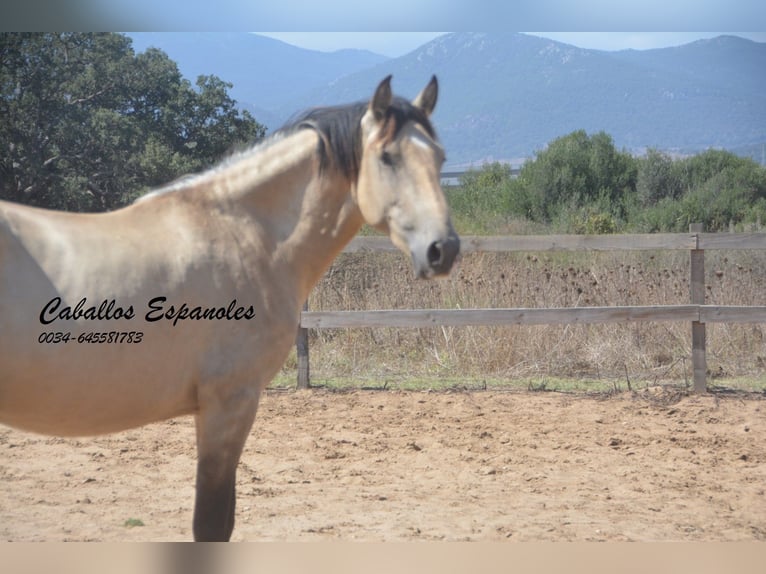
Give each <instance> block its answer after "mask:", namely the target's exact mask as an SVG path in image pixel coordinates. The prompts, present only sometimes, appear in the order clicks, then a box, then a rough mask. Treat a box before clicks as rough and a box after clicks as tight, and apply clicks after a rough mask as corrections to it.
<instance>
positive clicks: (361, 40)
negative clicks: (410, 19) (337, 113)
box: [258, 32, 766, 57]
mask: <svg viewBox="0 0 766 574" xmlns="http://www.w3.org/2000/svg"><path fill="white" fill-rule="evenodd" d="M258 33H259V34H263V35H265V36H270V37H272V38H277V39H279V40H282V41H284V42H287V43H288V44H293V45H295V46H300V47H301V48H308V49H312V50H321V51H333V50H339V49H342V48H356V49H364V50H370V51H372V52H377V53H379V54H383V55H385V56H390V57H397V56H401V55H403V54H406V53H407V52H409V51H411V50H414V49H415V48H417V47H419V46H421V45H422V44H425V43H426V42H428V41H429V40H431V39H433V38H435V37H437V36H439V35H441V34H444V32H258ZM527 33H528V34H534V35H536V36H544V37H546V38H551V39H553V40H557V41H559V42H565V43H567V44H572V45H574V46H578V47H580V48H593V49H598V50H622V49H627V48H633V49H636V50H645V49H650V48H665V47H668V46H678V45H681V44H686V43H688V42H693V41H694V40H699V39H701V38H712V37H714V36H719V35H721V34H734V35H737V36H742V37H744V38H750V39H752V40H755V41H757V42H766V32H527Z"/></svg>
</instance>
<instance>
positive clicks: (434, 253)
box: [426, 241, 442, 267]
mask: <svg viewBox="0 0 766 574" xmlns="http://www.w3.org/2000/svg"><path fill="white" fill-rule="evenodd" d="M426 257H428V264H429V265H430V266H431V267H438V266H439V265H440V264H441V262H442V242H441V241H434V242H433V243H432V244H431V245H429V246H428V251H427V252H426Z"/></svg>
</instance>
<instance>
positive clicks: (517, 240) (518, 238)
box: [343, 233, 766, 253]
mask: <svg viewBox="0 0 766 574" xmlns="http://www.w3.org/2000/svg"><path fill="white" fill-rule="evenodd" d="M696 246H697V242H696V237H695V236H693V235H690V234H686V233H648V234H634V235H499V236H498V235H487V236H482V235H466V236H463V237H461V238H460V251H461V252H462V253H472V252H517V251H642V250H663V249H683V250H686V249H694V248H695V247H696ZM764 248H766V245H765V246H764ZM343 251H344V252H346V253H357V252H359V251H386V252H391V251H397V249H396V247H394V245H393V244H392V243H391V241H390V239H388V237H383V236H378V235H375V236H358V237H355V238H354V239H352V240H351V242H350V243H349V244H348V245H347V246H346V247H345V249H344V250H343Z"/></svg>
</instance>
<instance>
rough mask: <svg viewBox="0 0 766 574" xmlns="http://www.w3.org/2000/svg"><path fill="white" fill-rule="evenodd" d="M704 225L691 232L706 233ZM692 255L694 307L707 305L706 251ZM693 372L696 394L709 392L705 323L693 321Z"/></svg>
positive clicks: (697, 241)
mask: <svg viewBox="0 0 766 574" xmlns="http://www.w3.org/2000/svg"><path fill="white" fill-rule="evenodd" d="M704 229H705V228H704V226H703V224H702V223H692V224H690V225H689V232H690V233H692V234H699V233H702V232H703V231H704ZM695 243H696V246H697V247H699V235H697V236H696V242H695ZM690 253H691V255H690V259H689V262H690V267H691V270H690V274H691V280H690V282H689V291H690V295H691V303H692V305H704V304H705V250H704V249H692V250H691V252H690ZM692 370H693V373H694V392H695V393H704V392H706V391H707V358H706V356H705V323H702V322H700V321H692Z"/></svg>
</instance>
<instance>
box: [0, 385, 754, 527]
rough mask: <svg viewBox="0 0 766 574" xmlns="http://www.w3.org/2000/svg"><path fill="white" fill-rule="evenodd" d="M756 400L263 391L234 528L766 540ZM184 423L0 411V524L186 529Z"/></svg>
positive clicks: (188, 468)
mask: <svg viewBox="0 0 766 574" xmlns="http://www.w3.org/2000/svg"><path fill="white" fill-rule="evenodd" d="M765 407H766V402H764V401H763V400H761V398H758V397H753V396H752V395H751V396H745V397H743V396H725V395H714V396H710V395H706V396H687V395H682V394H680V393H675V392H668V391H659V390H658V391H657V392H653V391H652V390H647V391H645V392H642V393H624V394H620V395H615V396H610V397H596V398H593V397H584V396H574V395H565V394H554V393H502V392H471V393H468V392H439V393H429V392H396V391H385V392H371V391H357V392H343V393H339V392H328V391H321V390H315V391H308V392H294V391H290V392H270V393H268V394H267V395H266V396H265V397H264V399H263V401H262V403H261V409H260V411H259V414H258V418H257V421H256V424H255V426H254V428H253V431H252V433H251V437H250V439H249V440H248V443H247V446H246V450H245V453H244V455H243V457H242V461H241V463H240V467H239V473H238V487H237V488H238V503H237V504H238V506H237V525H236V527H235V530H234V536H233V540H249V541H256V540H280V541H301V540H330V539H341V540H364V541H403V540H448V541H456V540H483V541H496V540H508V541H534V540H569V541H588V540H642V541H653V540H674V541H687V540H694V541H712V540H725V541H734V540H740V541H741V540H766V495H764V489H765V488H766V440H765V439H766V409H765ZM194 469H195V452H194V427H193V421H192V419H191V418H183V419H176V420H172V421H167V422H163V423H158V424H154V425H151V426H147V427H144V428H141V429H136V430H131V431H126V432H124V433H119V434H115V435H109V436H104V437H97V438H87V439H61V438H50V437H44V436H39V435H33V434H27V433H21V432H18V431H15V430H12V429H9V428H7V427H0V482H1V483H2V489H0V540H6V541H37V540H46V541H65V540H100V541H124V540H141V541H170V540H188V539H190V538H191V518H192V507H193V500H194V487H193V485H194Z"/></svg>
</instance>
